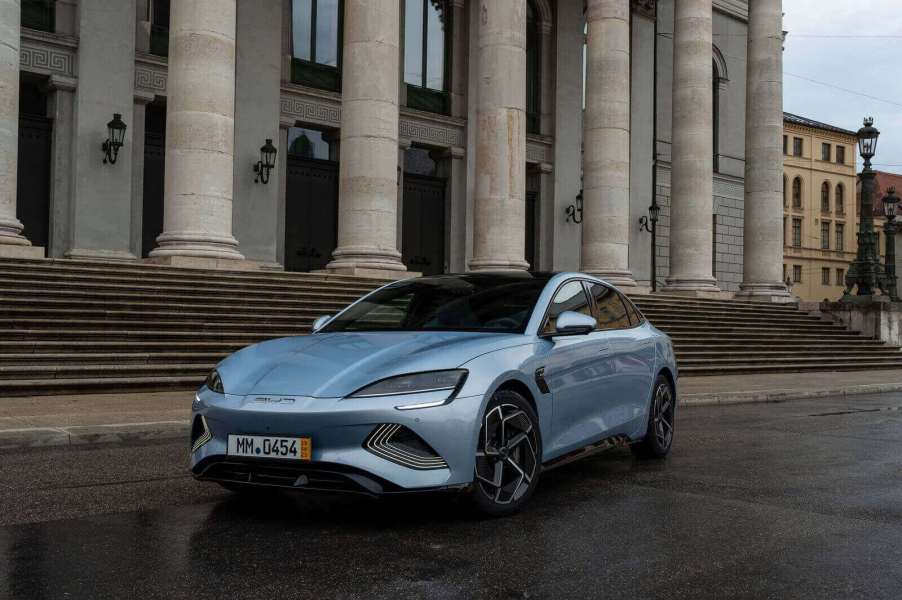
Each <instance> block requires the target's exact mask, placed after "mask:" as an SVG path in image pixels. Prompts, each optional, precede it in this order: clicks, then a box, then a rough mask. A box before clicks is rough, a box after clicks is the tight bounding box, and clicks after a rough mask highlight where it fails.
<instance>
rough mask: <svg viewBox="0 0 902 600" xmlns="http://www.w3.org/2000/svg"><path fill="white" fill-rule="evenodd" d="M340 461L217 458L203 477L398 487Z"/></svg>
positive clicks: (358, 489)
mask: <svg viewBox="0 0 902 600" xmlns="http://www.w3.org/2000/svg"><path fill="white" fill-rule="evenodd" d="M341 469H342V467H340V466H337V465H296V466H295V465H277V464H271V463H266V462H262V461H258V460H255V459H250V460H247V461H217V462H213V463H212V464H209V466H207V467H206V468H203V469H202V470H201V472H200V475H199V477H200V478H201V479H212V480H214V481H221V482H228V483H246V484H252V485H261V486H275V487H280V488H291V489H296V490H308V491H319V492H343V493H357V494H368V495H378V494H381V493H385V492H393V491H396V490H395V489H394V487H393V486H391V485H390V484H388V483H386V482H382V481H377V480H376V479H375V478H373V477H372V476H367V475H364V474H363V473H362V472H357V471H352V470H349V469H348V468H347V467H345V468H344V470H341Z"/></svg>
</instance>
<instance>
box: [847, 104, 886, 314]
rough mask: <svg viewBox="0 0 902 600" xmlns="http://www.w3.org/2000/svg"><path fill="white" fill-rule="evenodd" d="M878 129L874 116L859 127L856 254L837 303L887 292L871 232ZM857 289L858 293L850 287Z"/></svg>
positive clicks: (864, 298)
mask: <svg viewBox="0 0 902 600" xmlns="http://www.w3.org/2000/svg"><path fill="white" fill-rule="evenodd" d="M879 136H880V132H879V131H877V128H876V127H874V119H873V118H872V117H868V118H866V119H865V120H864V127H862V128H861V129H859V130H858V152H859V154H861V158H863V159H864V168H863V169H862V171H861V175H860V178H861V215H860V222H859V225H858V254H857V255H856V256H855V261H854V262H853V263H852V265H851V266H850V267H849V272H848V273H847V274H846V289H845V291H844V292H843V295H842V298H841V299H840V302H858V303H861V302H868V301H871V300H873V299H874V295H875V291H876V290H877V289H879V290H880V291H882V292H883V293H884V294H888V293H889V286H888V281H887V276H886V271H885V270H884V269H883V265H881V264H880V255H879V249H878V248H877V244H878V242H877V233H876V232H875V231H874V183H875V182H874V179H875V177H876V174H875V173H874V171H873V169H871V159H872V158H874V154H876V152H877V138H878V137H879ZM856 287H857V288H858V291H857V296H854V295H852V290H853V289H855V288H856Z"/></svg>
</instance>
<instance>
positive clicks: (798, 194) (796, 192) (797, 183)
mask: <svg viewBox="0 0 902 600" xmlns="http://www.w3.org/2000/svg"><path fill="white" fill-rule="evenodd" d="M792 207H793V208H802V178H801V177H796V178H795V179H793V180H792Z"/></svg>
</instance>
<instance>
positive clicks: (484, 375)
mask: <svg viewBox="0 0 902 600" xmlns="http://www.w3.org/2000/svg"><path fill="white" fill-rule="evenodd" d="M535 351H536V346H535V344H526V345H523V346H516V347H513V348H505V349H502V350H496V351H494V352H489V353H487V354H483V355H481V356H477V357H476V358H473V359H471V360H469V361H467V362H465V363H464V364H462V365H460V367H461V368H463V369H467V370H468V371H469V375H468V377H467V381H466V383H465V384H464V386H463V388H461V390H460V392H459V394H460V396H473V395H477V394H482V402H481V403H480V404H479V412H478V414H476V415H474V422H475V423H476V425H475V427H474V428H473V431H472V432H471V435H470V438H471V439H470V447H471V448H472V449H473V452H474V456H475V451H476V444H477V441H478V438H479V430H480V427H481V425H482V415H483V414H484V413H485V409H486V406H487V405H488V403H489V400H491V398H492V396H494V394H495V392H497V391H498V389H499V388H501V387H502V386H504V385H510V384H511V382H516V385H518V386H522V387H523V388H525V389H526V390H527V391H528V392H529V395H530V396H532V398H531V399H532V400H533V402H534V405H535V408H536V414H537V416H538V417H539V432H540V433H541V434H542V436H543V439H544V438H545V436H546V435H547V433H549V432H550V431H551V422H552V421H551V417H552V401H551V394H550V393H548V394H544V393H542V391H541V390H540V389H539V387H538V385H537V384H536V380H535V371H536V369H537V368H538V367H539V366H540V359H539V358H537V357H536V356H535Z"/></svg>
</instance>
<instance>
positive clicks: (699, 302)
mask: <svg viewBox="0 0 902 600" xmlns="http://www.w3.org/2000/svg"><path fill="white" fill-rule="evenodd" d="M627 296H628V297H629V299H630V300H632V301H633V302H634V303H635V304H636V306H649V305H652V304H673V305H679V306H697V307H722V308H730V307H731V306H732V307H735V308H737V309H742V308H750V309H754V310H762V311H774V312H779V311H783V312H789V311H795V310H798V304H769V303H767V302H749V301H746V300H722V299H716V298H689V297H681V296H666V295H659V294H635V295H630V294H629V293H627Z"/></svg>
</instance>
